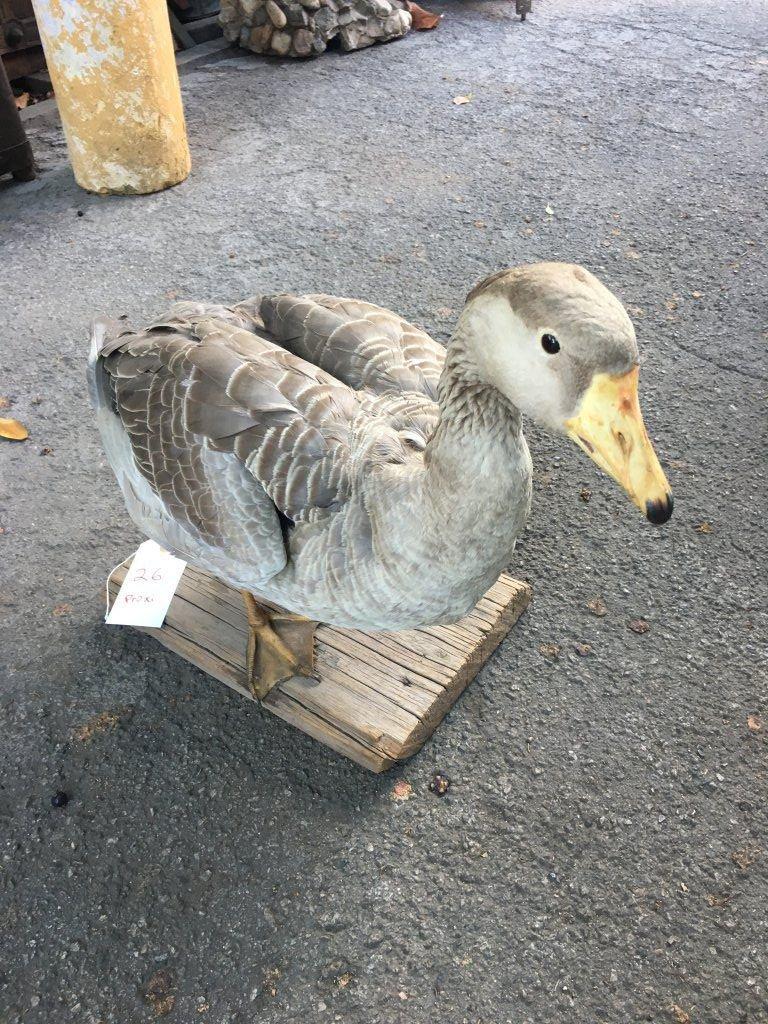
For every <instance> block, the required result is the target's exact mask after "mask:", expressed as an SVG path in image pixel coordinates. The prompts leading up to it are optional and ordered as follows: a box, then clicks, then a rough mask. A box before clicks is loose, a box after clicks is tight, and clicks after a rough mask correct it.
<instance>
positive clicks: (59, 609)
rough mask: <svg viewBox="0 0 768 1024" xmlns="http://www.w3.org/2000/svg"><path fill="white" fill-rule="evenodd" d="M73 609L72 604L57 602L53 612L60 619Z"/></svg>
mask: <svg viewBox="0 0 768 1024" xmlns="http://www.w3.org/2000/svg"><path fill="white" fill-rule="evenodd" d="M71 611H72V605H71V604H57V605H56V607H55V608H54V609H53V612H52V614H53V615H55V616H56V618H57V619H60V618H61V617H62V615H69V614H70V612H71Z"/></svg>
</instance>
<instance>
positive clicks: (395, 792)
mask: <svg viewBox="0 0 768 1024" xmlns="http://www.w3.org/2000/svg"><path fill="white" fill-rule="evenodd" d="M412 796H413V786H412V785H411V784H410V782H406V781H405V779H400V780H398V781H397V782H396V783H395V784H394V786H393V787H392V793H391V797H392V799H393V800H396V801H397V802H398V803H404V802H405V801H406V800H410V799H411V797H412Z"/></svg>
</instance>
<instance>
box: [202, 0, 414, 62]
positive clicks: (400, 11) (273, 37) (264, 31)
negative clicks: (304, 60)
mask: <svg viewBox="0 0 768 1024" xmlns="http://www.w3.org/2000/svg"><path fill="white" fill-rule="evenodd" d="M219 17H220V20H221V24H222V28H223V29H224V35H225V36H226V38H227V39H228V40H229V41H230V42H231V43H239V44H240V46H242V47H245V49H247V50H253V52H254V53H269V54H272V55H275V56H280V57H286V56H287V57H311V56H312V55H313V54H317V53H322V52H323V50H325V49H326V47H327V46H328V43H329V42H330V40H332V39H334V38H335V37H336V36H338V37H339V42H340V43H341V48H342V49H343V50H361V49H362V48H363V47H364V46H371V44H372V43H386V42H388V41H389V40H390V39H398V38H399V37H400V36H404V35H405V33H406V32H407V31H408V29H409V28H410V27H411V15H410V14H409V12H408V10H407V0H221V14H220V16H219Z"/></svg>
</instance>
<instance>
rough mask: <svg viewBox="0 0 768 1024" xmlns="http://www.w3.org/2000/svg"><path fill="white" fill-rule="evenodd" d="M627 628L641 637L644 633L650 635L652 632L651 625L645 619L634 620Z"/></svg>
mask: <svg viewBox="0 0 768 1024" xmlns="http://www.w3.org/2000/svg"><path fill="white" fill-rule="evenodd" d="M627 628H628V629H631V630H632V632H633V633H639V634H640V635H641V636H642V634H643V633H650V631H651V625H650V623H649V622H646V621H645V619H632V621H631V622H628V623H627Z"/></svg>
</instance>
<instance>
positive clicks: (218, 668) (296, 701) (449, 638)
mask: <svg viewBox="0 0 768 1024" xmlns="http://www.w3.org/2000/svg"><path fill="white" fill-rule="evenodd" d="M129 564H130V563H129V562H127V563H126V564H125V565H124V566H121V567H120V568H119V569H117V570H116V571H115V572H114V573H113V575H112V578H111V580H110V582H109V598H110V602H112V601H113V600H114V599H115V596H116V595H117V592H118V590H119V588H120V585H121V584H122V582H123V580H124V578H125V575H126V573H127V571H128V565H129ZM531 596H532V593H531V588H530V586H528V584H527V583H521V582H520V581H519V580H514V579H512V577H511V576H508V575H507V574H506V573H502V575H501V576H500V577H499V579H498V580H497V581H496V583H494V585H493V586H492V587H491V589H490V590H489V591H488V592H487V593H486V595H485V596H484V597H483V598H482V599H481V600H480V601H479V602H478V603H477V605H476V606H475V608H474V609H473V610H472V612H471V613H470V614H469V615H467V616H466V617H465V618H463V619H461V621H460V622H457V623H454V624H452V625H450V626H431V627H426V628H422V629H410V630H403V631H401V632H396V633H361V632H358V631H357V630H353V629H338V628H336V627H333V626H326V625H320V626H319V627H318V629H317V634H316V641H315V642H316V648H315V660H316V670H317V674H318V676H319V682H318V681H316V680H310V679H300V678H297V677H296V678H293V679H289V680H287V681H286V682H284V683H281V684H280V685H279V686H276V687H275V688H274V689H273V690H272V691H271V692H270V693H269V695H268V696H267V698H266V700H265V701H264V702H263V706H264V707H265V708H267V710H269V711H271V712H273V713H274V714H275V715H278V716H279V717H280V718H282V719H284V720H285V721H286V722H290V723H291V725H294V726H296V728H298V729H301V730H302V732H306V733H308V734H309V735H310V736H313V737H314V738H315V739H318V740H320V741H321V742H322V743H325V744H326V745H327V746H329V747H332V748H333V749H334V750H336V751H338V752H339V753H340V754H344V756H345V757H349V758H351V759H352V760H353V761H356V762H357V763H358V764H361V765H363V766H364V767H365V768H368V769H370V770H371V771H374V772H381V771H384V770H386V769H387V768H389V767H390V766H391V765H392V764H393V763H394V762H395V761H403V760H405V759H406V758H408V757H411V756H412V755H413V754H415V753H416V751H417V750H419V749H420V748H421V747H422V746H423V744H424V742H425V741H426V740H427V739H428V738H429V736H431V734H432V733H433V732H434V730H435V728H436V727H437V726H438V724H439V723H440V721H441V720H442V718H443V717H444V715H445V714H446V712H447V711H448V709H449V708H450V707H451V705H452V704H453V703H454V702H455V701H456V699H457V698H458V696H459V695H460V694H461V692H462V690H463V689H464V688H465V686H466V685H467V684H468V683H469V682H470V680H471V679H473V678H474V676H475V675H477V673H478V671H479V670H480V668H481V667H482V665H483V663H484V662H485V661H487V659H488V658H489V656H490V655H491V653H492V652H493V650H494V649H495V648H496V647H497V646H498V644H499V642H500V641H501V640H502V638H503V637H504V636H505V635H506V634H507V633H508V632H509V630H510V629H511V628H512V626H513V625H514V623H515V622H516V621H517V619H518V618H519V616H520V614H521V613H522V612H523V611H524V609H525V608H526V607H527V606H528V604H529V602H530V600H531ZM142 632H145V633H150V634H151V635H152V636H155V637H156V638H157V639H158V640H159V641H160V643H162V644H164V645H165V646H166V647H168V648H169V649H170V650H172V651H175V652H176V653H177V654H180V655H181V656H182V657H183V658H185V659H186V660H187V661H189V662H191V663H192V664H193V665H196V666H197V667H198V668H201V669H202V670H203V671H204V672H207V673H208V674H209V675H211V676H214V678H216V679H219V680H221V682H223V683H226V684H227V686H231V687H232V689H234V690H237V692H238V693H240V694H242V695H243V696H244V697H247V698H248V699H249V700H253V699H254V698H253V696H252V694H251V691H250V688H249V686H248V677H247V670H246V646H247V635H248V624H247V620H246V615H245V605H244V603H243V599H242V595H241V594H240V592H239V591H237V590H234V589H233V588H232V587H229V586H227V585H226V584H225V583H222V582H221V581H220V580H218V579H216V577H214V576H212V575H210V574H209V573H207V572H203V571H201V570H199V569H194V568H192V567H191V566H188V567H187V569H186V571H185V572H184V575H183V576H182V578H181V582H180V583H179V587H178V590H177V591H176V595H175V597H174V599H173V601H172V602H171V606H170V608H169V610H168V614H167V616H166V619H165V623H164V625H163V627H162V628H161V629H145V630H142Z"/></svg>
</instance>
